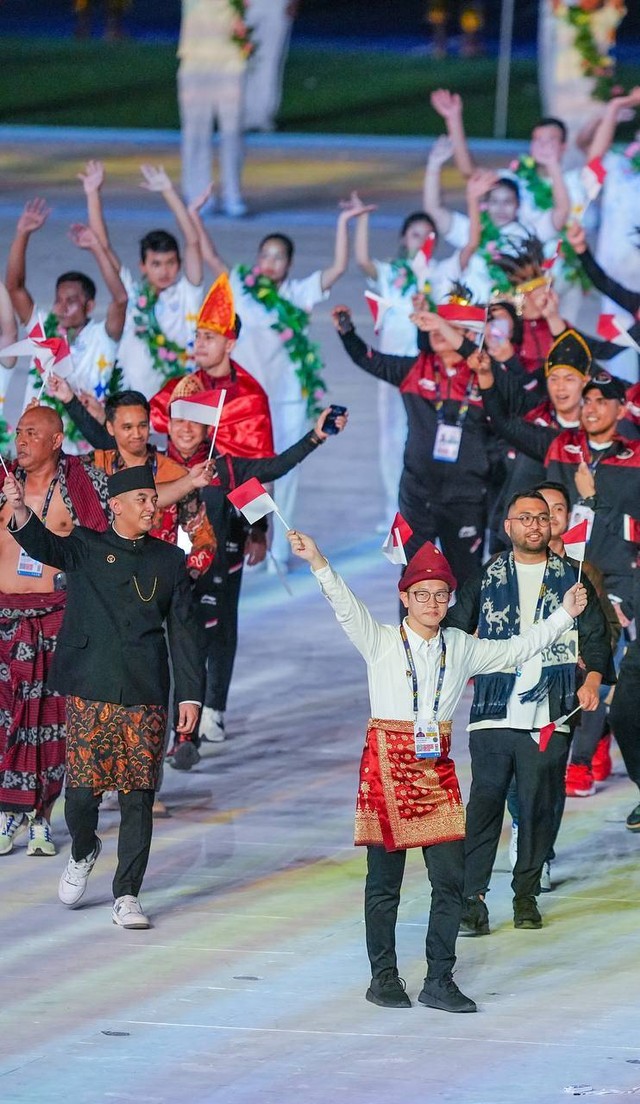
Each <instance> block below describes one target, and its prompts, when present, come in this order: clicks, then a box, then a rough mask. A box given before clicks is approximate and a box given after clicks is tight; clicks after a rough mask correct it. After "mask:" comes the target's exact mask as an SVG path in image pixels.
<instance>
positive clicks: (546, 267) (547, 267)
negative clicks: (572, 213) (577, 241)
mask: <svg viewBox="0 0 640 1104" xmlns="http://www.w3.org/2000/svg"><path fill="white" fill-rule="evenodd" d="M561 254H562V238H558V240H557V242H556V247H555V249H554V251H553V253H552V254H551V256H550V257H545V259H544V261H543V262H542V264H541V266H540V267H541V268H542V269H543V271H544V272H547V273H549V275H550V274H551V270H552V268H553V266H554V264H555V263H556V261H557V260H558V257H560V256H561Z"/></svg>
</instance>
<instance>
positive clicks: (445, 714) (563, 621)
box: [313, 565, 573, 721]
mask: <svg viewBox="0 0 640 1104" xmlns="http://www.w3.org/2000/svg"><path fill="white" fill-rule="evenodd" d="M313 574H314V575H315V577H316V579H317V580H318V582H319V584H320V587H321V589H322V592H323V594H324V595H325V597H326V598H327V599H328V600H329V602H330V604H331V606H332V607H333V611H334V613H335V615H336V618H337V620H338V622H339V624H340V625H341V626H342V628H343V629H344V631H345V633H346V634H347V636H348V637H349V640H350V641H351V643H352V644H354V645H355V647H356V648H357V649H358V651H359V652H360V654H361V655H362V657H363V658H364V660H365V662H366V664H367V677H368V680H369V701H370V705H371V716H372V717H378V718H380V719H381V720H383V719H387V720H395V721H413V719H414V716H413V693H412V680H411V678H408V677H407V657H406V654H405V650H404V645H403V643H402V637H401V636H400V627H399V626H397V625H382V624H380V622H379V621H376V620H375V618H374V617H372V616H371V614H370V613H369V611H368V609H367V607H366V606H365V605H363V603H362V602H360V601H359V599H358V598H356V596H355V594H353V593H352V591H351V590H350V589H349V587H348V586H347V584H346V583H345V581H344V579H342V578H341V577H340V576H339V575H338V574H336V572H335V571H334V570H333V568H332V567H331V566H330V565H327V566H326V567H323V568H321V569H320V570H319V571H314V573H313ZM572 624H573V622H572V619H571V617H569V614H568V613H565V611H564V609H563V608H562V607H559V608H558V609H557V610H555V612H554V613H552V615H551V616H550V617H549V618H547V619H546V620H544V621H540V623H539V624H538V625H535V626H533V627H532V628H530V629H529V630H528V631H527V632H525V633H523V634H522V635H521V636H512V637H511V639H510V640H506V641H503V640H478V639H477V638H476V637H474V636H469V635H468V634H467V633H465V632H462V630H461V629H444V630H443V631H444V639H445V643H446V647H447V656H446V670H445V675H444V681H443V684H442V692H441V695H440V708H439V711H438V720H439V721H450V720H452V718H453V714H454V711H455V708H456V706H457V704H458V702H459V701H460V698H461V697H462V695H463V693H464V690H465V687H466V685H467V682H468V680H469V679H470V678H471V677H472V676H473V675H479V674H490V673H492V672H494V671H502V670H503V669H504V668H505V667H512V666H515V665H516V664H519V663H524V662H525V661H526V660H528V659H530V657H531V656H533V655H534V653H535V652H537V651H539V650H541V649H542V648H546V647H547V646H548V645H549V644H552V643H554V641H556V640H558V639H559V637H560V636H561V635H562V633H563V632H566V630H567V629H568V628H570V627H571V625H572ZM405 628H406V631H407V637H408V640H409V645H410V647H411V652H412V654H413V661H414V663H415V667H416V673H417V676H418V712H419V715H420V716H421V717H422V716H427V717H430V716H431V715H432V713H433V698H434V694H435V687H436V682H437V677H438V670H439V664H440V656H441V639H440V633H438V635H437V636H436V637H434V638H433V640H430V641H427V640H424V639H423V638H422V637H421V636H418V635H417V633H414V632H412V630H411V629H410V628H408V626H407V624H406V621H405Z"/></svg>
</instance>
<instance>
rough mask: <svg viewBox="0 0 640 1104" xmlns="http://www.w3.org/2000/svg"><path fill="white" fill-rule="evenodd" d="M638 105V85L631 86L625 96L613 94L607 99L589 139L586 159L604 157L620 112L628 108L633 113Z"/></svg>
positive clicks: (639, 98) (614, 131)
mask: <svg viewBox="0 0 640 1104" xmlns="http://www.w3.org/2000/svg"><path fill="white" fill-rule="evenodd" d="M638 106H640V87H638V86H636V87H635V88H632V89H631V91H630V92H629V94H628V95H626V96H614V97H613V99H611V100H609V102H608V103H607V105H606V107H605V109H604V113H603V115H602V118H601V119H600V123H599V124H598V127H597V129H596V132H595V134H594V135H593V138H592V139H591V145H590V146H589V150H588V152H587V161H592V160H593V159H594V157H604V155H605V153H607V152H608V151H609V149H610V148H611V143H612V142H613V139H614V136H615V133H616V127H617V125H618V119H619V115H620V112H621V111H624V110H625V109H627V108H630V109H631V112H632V113H633V110H634V109H635V108H636V107H638Z"/></svg>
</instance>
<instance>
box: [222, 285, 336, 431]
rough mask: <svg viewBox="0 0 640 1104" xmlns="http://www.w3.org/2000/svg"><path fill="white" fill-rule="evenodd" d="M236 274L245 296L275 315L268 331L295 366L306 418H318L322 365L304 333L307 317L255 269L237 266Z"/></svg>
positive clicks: (316, 348)
mask: <svg viewBox="0 0 640 1104" xmlns="http://www.w3.org/2000/svg"><path fill="white" fill-rule="evenodd" d="M237 272H238V275H239V277H240V280H241V281H242V286H243V288H244V290H245V291H246V293H247V295H250V296H251V298H252V299H255V301H256V303H260V305H261V306H263V307H264V309H265V310H266V311H274V312H275V314H276V319H275V321H274V322H272V323H271V329H272V330H275V332H276V333H277V334H279V336H280V340H281V342H282V344H283V345H284V347H285V349H286V350H287V352H288V354H289V356H290V357H291V360H292V361H293V363H294V365H295V373H296V376H297V377H298V380H299V383H300V390H301V391H302V396H303V398H304V399H305V400H306V403H307V415H308V416H309V418H315V417H317V415H318V414H319V413H320V411H321V410H322V396H323V395H324V394H325V393H326V390H327V385H326V383H325V382H324V379H323V378H322V373H323V371H324V365H323V363H322V360H321V359H320V349H319V347H318V346H317V345H316V344H314V343H313V342H311V341H309V338H308V337H307V334H306V332H305V331H306V329H307V327H308V325H309V315H308V314H307V312H306V311H303V310H301V309H300V307H296V306H294V304H293V303H290V302H289V300H288V299H284V298H283V297H282V296H281V295H280V293H279V291H278V288H277V286H276V284H275V283H274V282H273V280H271V279H270V278H269V277H268V276H265V275H263V273H261V272H259V271H258V270H256V269H255V268H249V266H248V265H238V269H237Z"/></svg>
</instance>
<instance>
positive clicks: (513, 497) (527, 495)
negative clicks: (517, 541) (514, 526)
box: [507, 487, 547, 517]
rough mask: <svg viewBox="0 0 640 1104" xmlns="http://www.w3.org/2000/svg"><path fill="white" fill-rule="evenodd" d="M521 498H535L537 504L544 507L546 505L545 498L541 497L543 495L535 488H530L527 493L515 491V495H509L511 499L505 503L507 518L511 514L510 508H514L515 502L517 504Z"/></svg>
mask: <svg viewBox="0 0 640 1104" xmlns="http://www.w3.org/2000/svg"><path fill="white" fill-rule="evenodd" d="M521 498H536V499H537V500H538V502H542V503H543V504H544V505H545V506H546V505H547V503H546V500H545V498H544V497H543V495H541V494H540V491H539V490H538V489H537V488H533V487H532V488H531V490H529V491H516V493H515V494H513V495H511V498H510V499H509V501H508V503H507V517H508V516H509V514H510V513H511V509H512V507H513V506H515V504H516V502H518V501H519V500H520V499H521Z"/></svg>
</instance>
